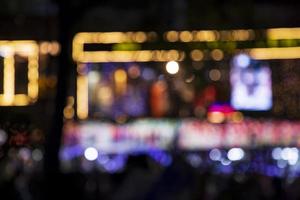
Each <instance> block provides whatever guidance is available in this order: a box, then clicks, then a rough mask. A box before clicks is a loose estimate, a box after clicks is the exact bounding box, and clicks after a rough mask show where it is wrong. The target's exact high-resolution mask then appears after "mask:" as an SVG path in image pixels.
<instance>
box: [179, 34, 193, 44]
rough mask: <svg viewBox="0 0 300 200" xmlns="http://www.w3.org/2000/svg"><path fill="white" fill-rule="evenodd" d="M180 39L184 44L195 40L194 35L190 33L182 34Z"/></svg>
mask: <svg viewBox="0 0 300 200" xmlns="http://www.w3.org/2000/svg"><path fill="white" fill-rule="evenodd" d="M179 38H180V40H181V41H182V42H191V41H192V40H193V35H192V33H190V32H189V31H182V32H180V35H179Z"/></svg>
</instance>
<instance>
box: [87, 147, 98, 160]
mask: <svg viewBox="0 0 300 200" xmlns="http://www.w3.org/2000/svg"><path fill="white" fill-rule="evenodd" d="M84 157H85V158H86V159H87V160H89V161H93V160H96V159H97V158H98V151H97V149H95V148H94V147H89V148H87V149H86V150H85V151H84Z"/></svg>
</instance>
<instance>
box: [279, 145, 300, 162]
mask: <svg viewBox="0 0 300 200" xmlns="http://www.w3.org/2000/svg"><path fill="white" fill-rule="evenodd" d="M281 158H282V159H283V160H286V161H288V163H289V165H295V164H296V163H297V162H298V158H299V151H298V149H297V148H295V147H293V148H288V147H286V148H284V149H283V150H282V152H281Z"/></svg>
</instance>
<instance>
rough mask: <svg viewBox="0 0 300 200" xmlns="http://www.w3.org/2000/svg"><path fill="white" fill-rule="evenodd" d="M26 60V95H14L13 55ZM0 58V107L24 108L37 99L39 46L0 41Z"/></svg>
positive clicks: (24, 42) (29, 42)
mask: <svg viewBox="0 0 300 200" xmlns="http://www.w3.org/2000/svg"><path fill="white" fill-rule="evenodd" d="M16 54H17V55H20V56H22V57H26V58H27V59H28V73H27V77H28V85H27V94H15V57H14V56H15V55H16ZM0 56H1V57H3V60H4V69H3V94H0V106H24V105H28V104H30V103H33V102H35V101H36V99H37V98H38V89H39V85H38V78H39V72H38V57H39V46H38V45H37V43H36V42H35V41H29V40H27V41H25V40H24V41H0Z"/></svg>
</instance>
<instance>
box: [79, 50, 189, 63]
mask: <svg viewBox="0 0 300 200" xmlns="http://www.w3.org/2000/svg"><path fill="white" fill-rule="evenodd" d="M73 58H74V60H75V61H77V62H93V63H99V62H151V61H155V62H166V61H170V60H177V61H182V60H184V58H185V53H184V52H183V51H178V50H174V49H172V50H139V51H94V52H92V51H83V49H81V50H79V51H73Z"/></svg>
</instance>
